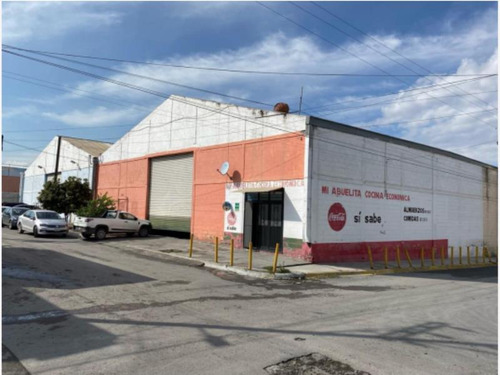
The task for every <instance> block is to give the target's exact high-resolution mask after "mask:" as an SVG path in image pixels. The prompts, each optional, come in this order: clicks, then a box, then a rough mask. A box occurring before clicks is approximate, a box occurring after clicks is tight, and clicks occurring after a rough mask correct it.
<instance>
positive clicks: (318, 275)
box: [111, 246, 498, 280]
mask: <svg viewBox="0 0 500 375" xmlns="http://www.w3.org/2000/svg"><path fill="white" fill-rule="evenodd" d="M111 247H114V246H111ZM127 248H128V249H130V250H140V251H147V252H152V253H156V254H161V255H167V256H169V257H172V258H178V259H183V260H187V261H190V262H192V263H196V264H197V265H198V266H199V267H206V268H210V269H214V270H220V271H227V272H233V273H235V274H238V275H241V276H248V277H253V278H256V279H267V280H304V279H322V278H335V277H342V276H353V275H366V276H368V275H372V276H375V275H387V274H397V273H418V272H432V271H443V270H456V269H468V268H487V267H498V265H497V263H494V262H491V263H484V264H483V263H481V264H462V265H460V264H456V265H452V266H451V265H447V266H429V267H424V268H416V267H413V268H410V267H407V268H388V269H377V270H375V269H371V270H356V271H331V272H309V273H303V272H289V273H276V274H272V273H268V272H264V271H254V270H247V269H246V268H242V267H235V266H228V265H227V264H221V263H215V262H211V261H204V260H201V259H195V258H190V257H188V256H185V255H181V254H180V253H178V252H176V250H175V249H165V250H152V249H145V248H140V247H131V246H127Z"/></svg>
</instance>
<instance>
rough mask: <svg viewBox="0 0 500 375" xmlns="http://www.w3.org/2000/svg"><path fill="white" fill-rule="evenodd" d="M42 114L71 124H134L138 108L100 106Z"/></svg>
mask: <svg viewBox="0 0 500 375" xmlns="http://www.w3.org/2000/svg"><path fill="white" fill-rule="evenodd" d="M42 115H43V116H44V117H47V118H50V119H53V120H56V121H59V122H62V123H64V124H67V125H70V126H99V125H115V124H118V123H122V124H123V125H128V124H131V125H133V124H134V122H135V121H137V109H136V108H133V107H132V108H127V109H123V110H110V109H108V108H106V107H102V106H100V107H96V108H93V109H90V110H84V111H82V110H78V109H75V110H73V111H69V112H66V113H54V112H45V113H43V114H42Z"/></svg>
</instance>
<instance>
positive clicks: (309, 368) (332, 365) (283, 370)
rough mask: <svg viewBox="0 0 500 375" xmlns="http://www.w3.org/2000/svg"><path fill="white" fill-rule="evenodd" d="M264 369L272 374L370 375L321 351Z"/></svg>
mask: <svg viewBox="0 0 500 375" xmlns="http://www.w3.org/2000/svg"><path fill="white" fill-rule="evenodd" d="M264 370H266V372H267V373H268V374H271V375H370V373H368V372H366V371H360V370H355V369H353V368H352V367H351V366H349V365H348V364H346V363H342V362H339V361H335V360H333V359H331V358H328V357H326V356H324V355H322V354H319V353H311V354H308V355H304V356H301V357H296V358H291V359H289V360H287V361H283V362H280V363H278V364H275V365H272V366H268V367H266V368H264Z"/></svg>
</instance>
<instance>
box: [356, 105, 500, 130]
mask: <svg viewBox="0 0 500 375" xmlns="http://www.w3.org/2000/svg"><path fill="white" fill-rule="evenodd" d="M492 111H496V109H485V110H482V111H474V112H467V113H459V114H457V115H448V116H439V117H432V118H428V119H421V120H409V121H399V122H388V123H381V124H369V125H365V127H369V128H372V127H378V126H388V125H398V124H408V123H413V122H422V121H431V120H439V119H442V118H450V117H458V116H465V115H471V114H479V113H486V112H492Z"/></svg>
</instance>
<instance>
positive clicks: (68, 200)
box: [38, 177, 92, 214]
mask: <svg viewBox="0 0 500 375" xmlns="http://www.w3.org/2000/svg"><path fill="white" fill-rule="evenodd" d="M91 199H92V190H91V189H90V186H89V183H88V181H87V180H86V179H85V180H83V181H82V179H80V178H77V177H69V178H68V179H67V180H66V181H64V182H63V183H60V182H59V181H53V180H49V181H47V182H46V183H45V184H44V185H43V189H42V191H41V192H40V194H38V201H39V202H40V204H41V205H42V207H43V208H44V209H47V210H54V211H56V212H59V213H64V214H68V213H70V212H75V211H76V210H78V209H80V208H81V207H83V206H85V205H86V204H87V203H88V201H90V200H91Z"/></svg>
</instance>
